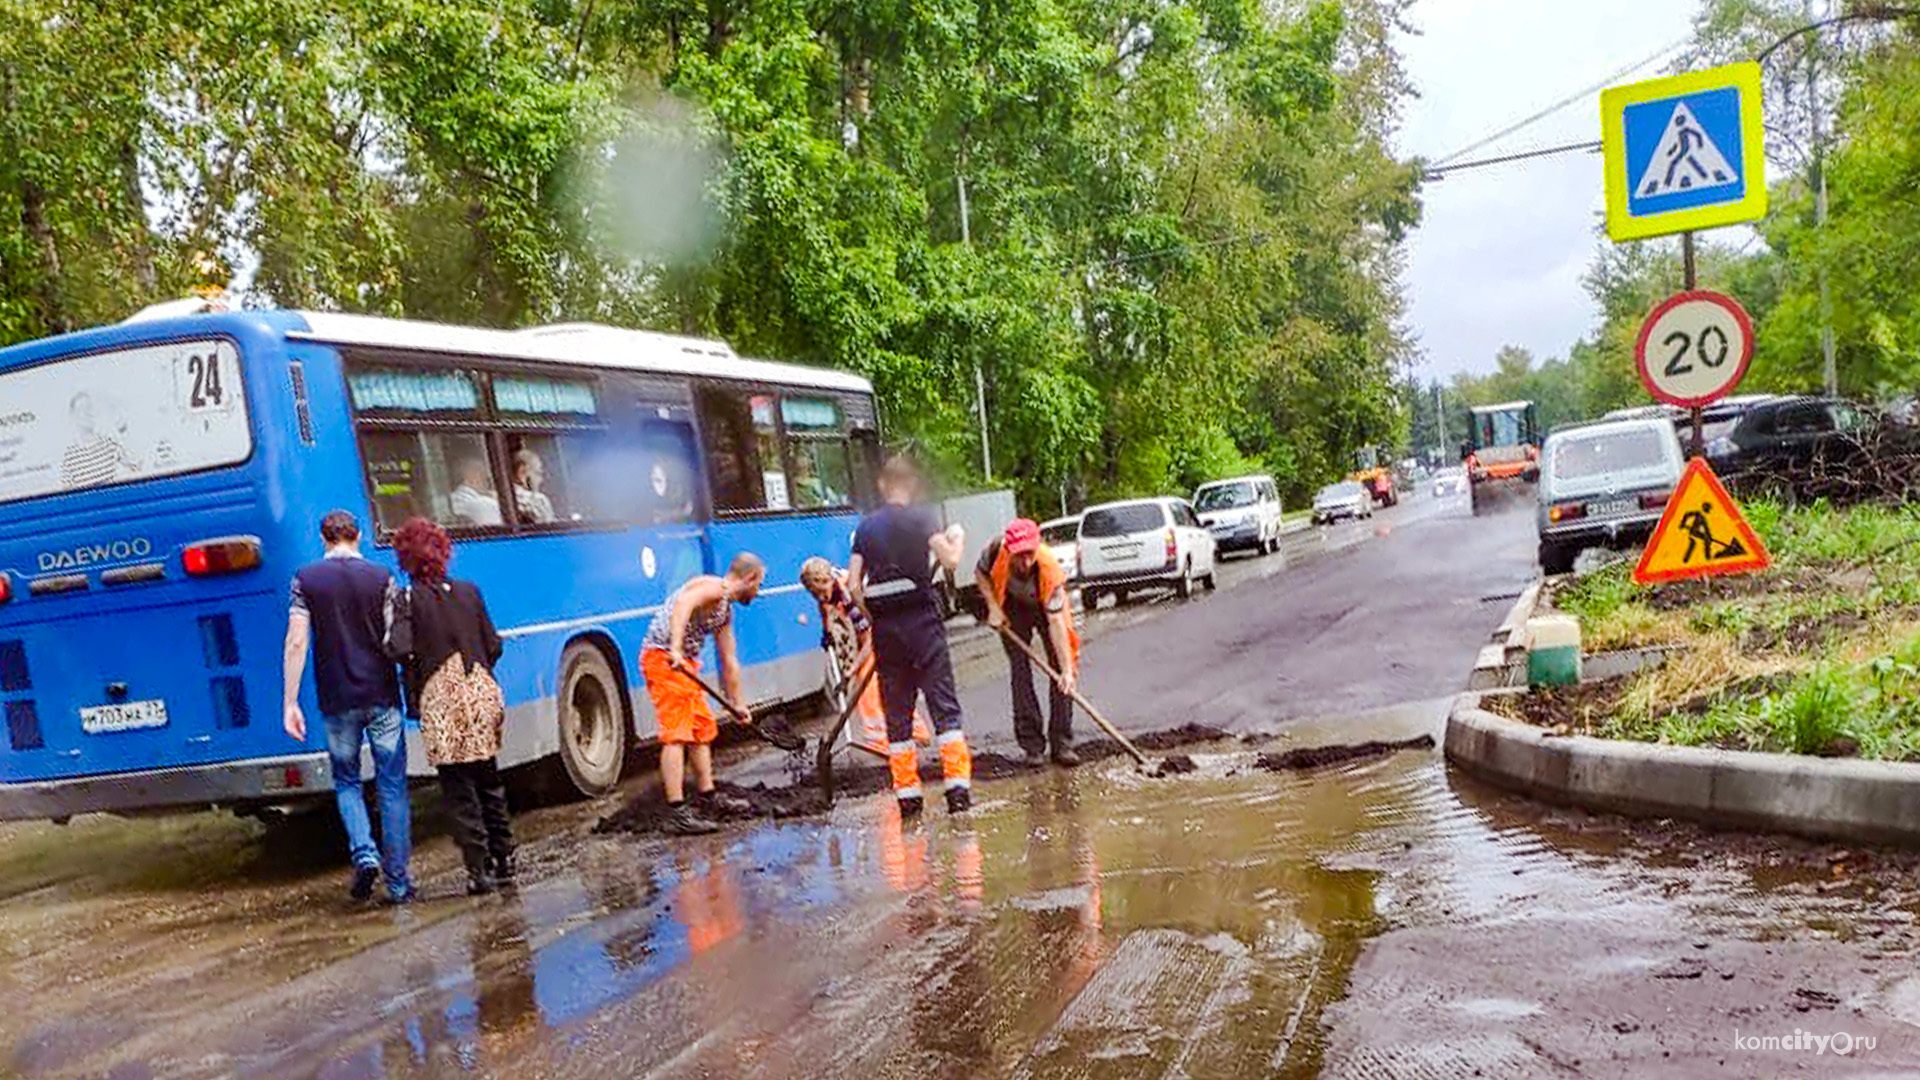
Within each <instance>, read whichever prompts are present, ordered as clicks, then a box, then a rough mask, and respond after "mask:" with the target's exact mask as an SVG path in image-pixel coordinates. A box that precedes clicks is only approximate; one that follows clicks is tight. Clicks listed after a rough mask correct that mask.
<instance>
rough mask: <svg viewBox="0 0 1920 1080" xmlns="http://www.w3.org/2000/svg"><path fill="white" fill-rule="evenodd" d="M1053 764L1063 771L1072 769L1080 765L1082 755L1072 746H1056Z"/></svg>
mask: <svg viewBox="0 0 1920 1080" xmlns="http://www.w3.org/2000/svg"><path fill="white" fill-rule="evenodd" d="M1053 763H1054V764H1055V765H1058V766H1060V767H1061V768H1063V769H1071V768H1073V767H1074V766H1075V765H1078V764H1080V755H1079V754H1077V753H1075V752H1074V749H1073V747H1071V746H1056V747H1054V748H1053Z"/></svg>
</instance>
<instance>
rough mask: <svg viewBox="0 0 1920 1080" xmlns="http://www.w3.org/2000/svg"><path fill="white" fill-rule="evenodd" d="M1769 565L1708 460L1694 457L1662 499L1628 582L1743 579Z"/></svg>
mask: <svg viewBox="0 0 1920 1080" xmlns="http://www.w3.org/2000/svg"><path fill="white" fill-rule="evenodd" d="M1772 563H1773V560H1772V559H1771V558H1769V557H1768V555H1767V549H1766V546H1765V545H1763V544H1762V543H1760V537H1758V536H1756V535H1755V534H1754V531H1753V526H1751V525H1748V524H1747V519H1746V516H1745V515H1743V514H1741V513H1740V507H1738V506H1737V505H1735V504H1734V501H1733V496H1731V495H1728V494H1727V489H1726V488H1724V487H1722V486H1720V478H1719V477H1717V476H1715V475H1713V470H1712V469H1711V468H1708V467H1707V460H1706V459H1705V458H1694V459H1693V460H1692V461H1689V462H1687V471H1686V472H1684V473H1682V474H1680V483H1679V484H1678V485H1676V486H1675V487H1674V489H1673V495H1672V496H1671V497H1670V498H1668V499H1667V510H1666V512H1665V513H1663V514H1661V515H1660V524H1658V525H1656V526H1654V529H1653V536H1652V537H1651V538H1649V539H1648V540H1647V549H1646V550H1645V551H1644V552H1641V554H1640V565H1639V566H1638V567H1637V568H1635V569H1634V571H1633V580H1635V581H1637V582H1639V583H1640V584H1642V585H1653V584H1656V583H1658V582H1662V581H1677V580H1679V579H1681V578H1690V577H1705V576H1707V575H1708V574H1744V573H1747V572H1748V571H1750V570H1765V569H1766V568H1767V567H1768V566H1770V565H1772Z"/></svg>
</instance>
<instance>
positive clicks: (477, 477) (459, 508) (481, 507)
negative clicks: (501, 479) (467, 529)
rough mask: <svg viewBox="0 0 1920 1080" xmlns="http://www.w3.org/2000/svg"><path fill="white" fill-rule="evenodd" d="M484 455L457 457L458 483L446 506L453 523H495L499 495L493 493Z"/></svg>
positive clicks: (497, 523)
mask: <svg viewBox="0 0 1920 1080" xmlns="http://www.w3.org/2000/svg"><path fill="white" fill-rule="evenodd" d="M489 472H490V470H489V469H488V468H487V462H486V459H485V458H478V457H467V458H461V459H460V464H459V475H460V485H459V486H458V487H456V488H454V489H453V493H452V494H451V495H450V496H448V499H447V501H448V503H449V509H451V510H452V511H453V517H454V521H455V523H456V524H460V525H499V524H501V523H502V519H501V515H500V497H499V496H498V495H496V494H494V491H493V477H492V476H490V475H489Z"/></svg>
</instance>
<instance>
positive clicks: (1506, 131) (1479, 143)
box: [1434, 38, 1692, 171]
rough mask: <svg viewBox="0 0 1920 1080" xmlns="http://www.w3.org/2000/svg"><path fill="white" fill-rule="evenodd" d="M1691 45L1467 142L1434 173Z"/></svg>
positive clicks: (1679, 44) (1666, 49) (1674, 45)
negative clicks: (1483, 136)
mask: <svg viewBox="0 0 1920 1080" xmlns="http://www.w3.org/2000/svg"><path fill="white" fill-rule="evenodd" d="M1691 41H1692V39H1691V38H1681V39H1679V40H1678V41H1673V42H1669V43H1668V44H1667V45H1665V46H1663V47H1662V48H1661V49H1660V51H1658V52H1656V53H1653V54H1652V55H1650V56H1648V57H1646V58H1645V59H1643V60H1638V61H1636V62H1634V63H1631V64H1628V65H1627V66H1626V67H1623V68H1621V69H1620V70H1619V71H1616V72H1614V73H1613V74H1611V75H1608V76H1607V77H1606V78H1604V79H1601V80H1600V81H1599V82H1597V83H1594V84H1593V85H1592V86H1589V87H1587V88H1585V89H1583V90H1580V91H1578V92H1576V93H1573V94H1569V95H1567V96H1566V97H1564V98H1561V99H1560V100H1559V101H1556V102H1554V103H1553V104H1551V105H1549V106H1547V107H1546V108H1544V109H1541V110H1540V111H1539V112H1536V113H1534V114H1532V115H1531V116H1528V117H1526V118H1524V119H1521V120H1516V121H1514V122H1513V123H1511V124H1508V125H1507V126H1506V127H1503V128H1501V129H1500V130H1499V131H1496V132H1494V133H1493V134H1491V135H1488V136H1486V137H1485V138H1482V139H1476V140H1474V141H1473V142H1470V143H1468V144H1467V145H1465V146H1463V147H1461V148H1460V149H1458V150H1455V151H1454V152H1453V153H1451V154H1448V155H1446V156H1445V157H1442V158H1438V159H1436V160H1435V161H1434V169H1435V171H1441V169H1440V167H1441V166H1443V165H1449V164H1450V163H1451V162H1453V161H1455V160H1457V159H1459V158H1463V157H1465V156H1467V155H1468V154H1471V153H1473V152H1474V151H1475V150H1479V149H1481V148H1482V147H1486V146H1491V145H1493V144H1494V143H1497V142H1499V141H1500V140H1501V139H1504V138H1506V137H1507V136H1509V135H1512V134H1514V133H1516V132H1518V131H1521V130H1524V129H1525V128H1528V127H1531V126H1533V125H1534V124H1537V123H1539V122H1540V121H1542V120H1545V119H1546V118H1547V117H1549V116H1552V115H1553V114H1555V113H1557V112H1559V111H1561V110H1562V109H1565V108H1568V107H1570V106H1573V105H1577V104H1579V103H1581V102H1583V101H1590V100H1592V98H1593V95H1594V94H1597V93H1599V92H1600V91H1602V90H1605V89H1606V88H1607V87H1609V86H1612V85H1614V84H1615V83H1617V82H1619V81H1620V80H1621V79H1624V78H1626V77H1627V76H1629V75H1632V74H1633V73H1634V72H1637V71H1640V70H1642V69H1644V68H1647V67H1650V66H1652V65H1653V64H1656V63H1658V62H1660V61H1661V60H1664V59H1666V58H1667V57H1669V56H1671V55H1673V54H1674V53H1675V52H1678V51H1679V50H1681V49H1683V48H1685V47H1686V46H1687V45H1688V44H1690V43H1691Z"/></svg>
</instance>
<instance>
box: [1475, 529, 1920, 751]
mask: <svg viewBox="0 0 1920 1080" xmlns="http://www.w3.org/2000/svg"><path fill="white" fill-rule="evenodd" d="M1745 509H1746V511H1747V514H1748V516H1749V518H1750V520H1751V521H1752V523H1753V525H1754V528H1755V529H1756V530H1757V531H1758V532H1759V534H1760V536H1761V538H1762V539H1763V540H1764V541H1765V542H1766V544H1767V546H1768V549H1769V551H1770V552H1771V553H1772V555H1773V559H1774V565H1773V568H1772V569H1771V570H1769V571H1767V572H1765V573H1762V574H1757V575H1751V576H1745V577H1731V578H1719V579H1707V580H1704V581H1685V582H1674V583H1671V584H1667V585H1660V586H1653V587H1646V588H1643V587H1641V586H1637V585H1635V584H1634V583H1633V581H1632V578H1631V572H1632V563H1631V562H1621V563H1616V564H1614V565H1612V566H1609V567H1606V568H1605V569H1603V570H1600V571H1598V572H1596V573H1593V574H1590V575H1588V576H1586V577H1584V578H1581V579H1578V580H1577V581H1575V582H1573V583H1571V584H1569V585H1567V586H1565V587H1563V588H1562V589H1561V590H1560V591H1559V592H1558V593H1557V594H1556V595H1555V596H1554V597H1553V602H1554V604H1555V605H1556V606H1558V607H1559V608H1561V609H1562V610H1565V611H1568V612H1571V613H1573V614H1574V615H1576V616H1578V617H1579V619H1580V623H1581V627H1582V632H1583V635H1584V646H1585V648H1586V650H1587V651H1588V652H1590V653H1598V652H1605V651H1610V650H1617V649H1631V648H1642V647H1653V646H1667V647H1672V648H1673V649H1675V652H1674V654H1673V655H1671V656H1670V657H1668V659H1667V661H1666V662H1665V663H1664V664H1663V665H1661V666H1659V667H1656V668H1654V669H1651V670H1648V671H1643V672H1641V673H1639V674H1636V675H1631V676H1626V677H1623V678H1618V679H1612V680H1608V681H1605V682H1600V683H1590V684H1586V685H1583V686H1579V687H1573V688H1567V689H1564V690H1557V691H1548V692H1545V693H1535V694H1529V695H1527V696H1526V697H1527V698H1528V699H1531V700H1527V701H1519V702H1514V701H1510V702H1508V703H1506V705H1505V706H1504V707H1506V708H1507V709H1508V710H1509V711H1510V712H1518V713H1520V714H1523V715H1524V717H1525V718H1526V719H1529V720H1532V721H1533V722H1535V723H1542V724H1546V725H1548V726H1556V727H1557V726H1561V725H1564V726H1565V727H1566V729H1567V730H1569V731H1572V732H1576V733H1579V734H1591V735H1597V736H1601V737H1605V738H1617V739H1634V740H1640V741H1647V742H1662V743H1672V744H1675V745H1681V746H1711V747H1720V748H1724V749H1733V750H1765V751H1781V752H1788V753H1800V754H1822V755H1856V754H1857V755H1859V756H1862V757H1868V758H1876V759H1883V760H1893V761H1920V510H1916V509H1915V508H1913V507H1910V506H1888V505H1882V504H1863V505H1860V506H1857V507H1854V508H1851V509H1837V508H1835V507H1833V506H1831V505H1829V504H1826V503H1815V504H1812V505H1810V506H1806V507H1801V508H1787V507H1784V506H1782V505H1781V504H1778V503H1768V502H1756V503H1753V504H1751V505H1749V506H1747V507H1746V508H1745Z"/></svg>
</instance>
